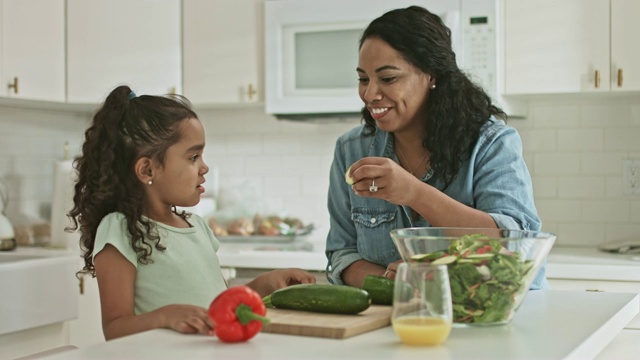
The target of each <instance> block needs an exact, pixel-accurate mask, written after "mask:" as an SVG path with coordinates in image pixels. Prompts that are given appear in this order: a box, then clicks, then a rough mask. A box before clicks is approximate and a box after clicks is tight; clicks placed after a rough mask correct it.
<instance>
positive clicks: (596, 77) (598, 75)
mask: <svg viewBox="0 0 640 360" xmlns="http://www.w3.org/2000/svg"><path fill="white" fill-rule="evenodd" d="M595 84H596V89H598V88H599V87H600V70H596V74H595Z"/></svg>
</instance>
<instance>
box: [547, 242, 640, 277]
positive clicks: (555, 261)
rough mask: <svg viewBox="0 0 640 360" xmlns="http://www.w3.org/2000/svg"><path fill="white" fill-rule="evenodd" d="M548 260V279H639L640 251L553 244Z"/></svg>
mask: <svg viewBox="0 0 640 360" xmlns="http://www.w3.org/2000/svg"><path fill="white" fill-rule="evenodd" d="M547 261H548V265H547V277H548V278H558V279H579V280H607V281H640V255H639V254H633V255H625V254H611V253H607V252H604V251H600V250H598V249H596V248H580V247H554V248H553V249H551V253H550V254H549V257H548V259H547Z"/></svg>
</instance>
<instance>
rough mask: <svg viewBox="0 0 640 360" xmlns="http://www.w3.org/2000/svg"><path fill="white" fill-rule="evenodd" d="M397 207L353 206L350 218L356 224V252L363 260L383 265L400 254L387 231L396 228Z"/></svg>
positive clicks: (397, 257)
mask: <svg viewBox="0 0 640 360" xmlns="http://www.w3.org/2000/svg"><path fill="white" fill-rule="evenodd" d="M396 219H397V209H372V208H355V209H353V210H352V212H351V220H353V223H354V224H355V226H356V234H357V246H358V253H359V254H360V256H362V257H363V258H364V259H365V260H367V261H370V262H374V263H377V264H380V265H383V266H386V265H387V264H388V263H390V262H392V261H395V260H398V259H399V258H400V255H399V254H398V250H397V249H396V246H395V244H394V243H393V241H392V239H391V236H390V235H389V232H390V231H391V230H394V229H396V228H397V227H398V226H397V220H396Z"/></svg>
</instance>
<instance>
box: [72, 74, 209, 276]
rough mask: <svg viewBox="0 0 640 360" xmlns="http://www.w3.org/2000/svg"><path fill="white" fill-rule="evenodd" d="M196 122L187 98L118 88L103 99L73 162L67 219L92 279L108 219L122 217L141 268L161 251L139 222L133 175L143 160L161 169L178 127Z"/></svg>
mask: <svg viewBox="0 0 640 360" xmlns="http://www.w3.org/2000/svg"><path fill="white" fill-rule="evenodd" d="M191 118H193V119H197V118H198V117H197V115H196V113H195V112H194V111H193V110H191V105H190V104H189V101H188V100H187V99H186V98H183V97H180V96H174V95H171V96H149V95H142V96H139V97H135V94H134V93H133V92H132V91H131V89H130V88H129V87H128V86H118V87H117V88H115V89H114V90H113V91H112V92H111V93H110V94H109V95H108V96H107V98H106V100H105V102H104V104H103V106H102V107H101V108H100V109H99V110H98V112H97V113H96V114H95V116H94V117H93V123H92V124H91V126H90V127H89V128H88V129H87V130H86V131H85V141H84V144H83V145H82V155H81V156H80V157H79V158H77V159H76V160H75V161H74V167H75V169H76V170H77V172H78V180H77V182H76V184H75V194H74V196H73V203H74V207H73V209H71V211H70V212H69V213H68V214H67V215H68V216H69V218H70V219H71V220H72V221H73V225H72V226H70V227H68V228H67V230H78V229H79V230H80V248H81V250H82V257H83V258H84V263H85V265H84V268H83V269H82V270H81V271H80V272H79V274H81V273H88V274H91V275H92V276H95V268H94V266H93V260H92V257H93V247H94V242H95V237H96V232H97V229H98V225H99V224H100V222H101V221H102V219H103V218H104V217H105V216H106V215H107V214H109V213H112V212H119V213H122V214H123V215H124V217H125V219H126V223H127V230H128V232H129V235H130V236H131V246H132V247H133V249H134V250H135V251H136V254H137V258H138V261H139V262H140V263H143V264H146V263H149V262H150V261H151V260H150V258H149V257H150V255H151V252H152V251H153V248H154V247H155V248H156V249H158V250H163V247H162V246H161V245H160V243H159V241H160V239H159V236H158V234H157V231H156V230H155V228H154V226H153V224H152V223H151V222H150V221H149V220H148V219H147V218H143V214H144V213H145V208H144V201H143V199H144V191H143V188H142V186H143V184H142V183H141V182H140V181H139V180H138V178H137V177H136V175H135V172H134V165H135V162H136V161H137V160H138V159H139V158H140V157H143V156H146V157H149V158H151V159H156V160H158V161H159V163H161V164H163V163H164V157H165V154H166V151H167V149H168V148H169V147H170V146H171V145H173V144H175V143H176V142H178V141H179V140H180V137H181V135H182V134H181V133H180V131H179V124H180V123H181V122H182V121H184V120H186V119H191Z"/></svg>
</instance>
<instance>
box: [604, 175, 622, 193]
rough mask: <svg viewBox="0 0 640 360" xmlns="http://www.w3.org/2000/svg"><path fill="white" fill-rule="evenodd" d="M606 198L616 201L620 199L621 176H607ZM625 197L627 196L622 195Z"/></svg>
mask: <svg viewBox="0 0 640 360" xmlns="http://www.w3.org/2000/svg"><path fill="white" fill-rule="evenodd" d="M605 193H606V198H608V199H616V198H620V197H622V196H623V195H622V175H609V176H607V177H606V184H605ZM624 196H627V195H624Z"/></svg>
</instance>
